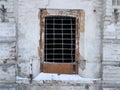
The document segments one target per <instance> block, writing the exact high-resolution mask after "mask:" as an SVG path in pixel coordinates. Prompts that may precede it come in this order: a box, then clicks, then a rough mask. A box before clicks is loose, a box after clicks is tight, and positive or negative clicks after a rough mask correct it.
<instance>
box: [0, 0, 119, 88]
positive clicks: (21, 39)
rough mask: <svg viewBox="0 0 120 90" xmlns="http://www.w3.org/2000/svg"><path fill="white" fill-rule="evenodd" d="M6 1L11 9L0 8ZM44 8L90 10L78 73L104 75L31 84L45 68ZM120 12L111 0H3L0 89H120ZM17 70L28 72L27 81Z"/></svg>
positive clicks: (81, 43)
mask: <svg viewBox="0 0 120 90" xmlns="http://www.w3.org/2000/svg"><path fill="white" fill-rule="evenodd" d="M3 5H4V9H6V12H2V10H1V9H3V8H2V6H3ZM43 8H44V9H56V10H57V9H78V10H83V11H84V12H85V21H84V23H85V24H84V31H83V32H80V41H79V42H80V45H79V47H80V50H79V51H80V56H81V57H80V60H79V62H80V64H79V75H80V76H81V77H84V78H91V79H93V78H94V79H98V78H101V79H102V80H101V81H99V82H98V81H96V80H95V81H94V80H93V81H92V83H91V82H89V80H86V81H85V82H87V83H78V82H77V81H76V82H75V83H74V85H73V84H72V85H71V84H69V83H66V82H64V81H63V82H64V83H65V84H64V83H63V82H61V81H60V82H61V83H62V84H58V86H55V85H54V83H52V84H47V85H44V84H40V82H37V83H36V82H32V84H31V85H30V84H29V80H30V78H29V76H30V74H32V75H33V78H35V77H36V76H37V75H38V74H39V73H40V72H41V71H40V57H39V51H38V48H39V47H40V45H39V40H40V28H41V26H40V9H43ZM119 13H120V9H119V6H116V5H113V4H112V0H76V1H74V0H64V2H63V1H60V0H59V1H58V0H31V1H30V0H0V90H41V89H43V90H48V89H49V90H56V89H58V90H64V89H68V90H119V89H120V84H119V82H120V73H119V71H120V45H119V44H120V14H119ZM30 64H32V67H31V65H30ZM16 76H21V77H23V78H22V79H20V78H19V80H23V81H22V82H21V81H20V82H17V80H16ZM43 82H44V81H43ZM46 82H51V81H46ZM52 82H56V81H52ZM16 83H17V84H16ZM18 83H19V84H18ZM21 83H25V84H21ZM49 85H51V86H49ZM102 86H103V87H102Z"/></svg>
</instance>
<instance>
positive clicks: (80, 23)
mask: <svg viewBox="0 0 120 90" xmlns="http://www.w3.org/2000/svg"><path fill="white" fill-rule="evenodd" d="M54 15H55V16H57V15H58V16H70V17H75V18H76V40H75V43H76V48H75V59H76V63H77V64H79V59H80V51H79V45H80V44H79V40H80V32H84V16H85V13H84V11H83V10H74V9H73V10H63V9H48V10H47V9H41V10H40V42H39V45H40V49H39V54H40V71H41V72H42V71H43V63H45V62H44V44H45V42H44V34H45V28H44V27H45V17H46V16H54ZM76 68H77V71H76V73H78V66H77V67H76Z"/></svg>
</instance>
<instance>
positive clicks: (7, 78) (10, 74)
mask: <svg viewBox="0 0 120 90" xmlns="http://www.w3.org/2000/svg"><path fill="white" fill-rule="evenodd" d="M15 72H16V66H15V65H9V64H6V65H0V83H15V77H16V73H15Z"/></svg>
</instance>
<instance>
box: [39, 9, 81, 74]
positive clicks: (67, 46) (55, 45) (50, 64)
mask: <svg viewBox="0 0 120 90" xmlns="http://www.w3.org/2000/svg"><path fill="white" fill-rule="evenodd" d="M82 13H83V11H80V10H41V12H40V23H41V24H40V25H41V31H40V54H41V71H42V72H45V73H58V74H61V73H64V74H74V73H76V74H77V73H78V59H79V31H80V26H82V25H83V24H82V22H81V21H82V19H83V17H82V16H83V14H82ZM81 29H82V28H81Z"/></svg>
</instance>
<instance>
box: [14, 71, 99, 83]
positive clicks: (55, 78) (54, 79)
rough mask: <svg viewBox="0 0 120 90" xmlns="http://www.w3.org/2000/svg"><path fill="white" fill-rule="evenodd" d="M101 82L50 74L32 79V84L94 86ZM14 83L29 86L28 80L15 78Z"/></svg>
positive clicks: (68, 75)
mask: <svg viewBox="0 0 120 90" xmlns="http://www.w3.org/2000/svg"><path fill="white" fill-rule="evenodd" d="M97 81H98V82H99V81H101V79H100V78H83V77H80V76H79V75H77V74H72V75H70V74H60V75H58V74H51V73H40V74H39V75H38V76H37V77H35V78H33V80H32V83H34V84H64V85H65V84H67V85H68V84H95V83H96V82H97ZM16 83H23V84H30V81H29V78H22V77H19V76H17V77H16Z"/></svg>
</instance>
